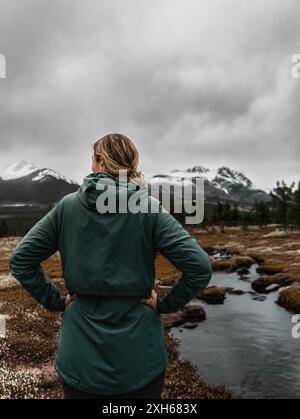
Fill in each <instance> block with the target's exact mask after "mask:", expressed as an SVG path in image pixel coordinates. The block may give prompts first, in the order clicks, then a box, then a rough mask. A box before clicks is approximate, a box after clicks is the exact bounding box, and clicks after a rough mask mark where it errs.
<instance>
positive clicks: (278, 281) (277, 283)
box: [251, 273, 297, 294]
mask: <svg viewBox="0 0 300 419" xmlns="http://www.w3.org/2000/svg"><path fill="white" fill-rule="evenodd" d="M296 278H297V277H293V276H292V275H289V274H281V273H279V274H274V275H262V276H260V277H259V278H257V279H256V280H255V281H253V282H252V284H251V287H252V289H253V290H254V291H256V292H258V293H260V294H268V293H270V292H273V291H276V290H278V289H279V288H280V287H283V286H287V285H291V284H292V283H293V282H294V280H295V279H296Z"/></svg>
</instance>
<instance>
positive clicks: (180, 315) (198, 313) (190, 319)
mask: <svg viewBox="0 0 300 419" xmlns="http://www.w3.org/2000/svg"><path fill="white" fill-rule="evenodd" d="M161 318H162V321H163V325H164V327H165V328H166V329H169V328H171V327H177V326H181V325H183V324H185V323H195V322H201V321H204V320H205V319H206V313H205V311H204V309H203V308H202V307H201V306H200V305H196V304H195V305H188V306H185V307H184V308H183V310H180V311H177V312H176V313H167V314H161Z"/></svg>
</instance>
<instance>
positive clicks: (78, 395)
mask: <svg viewBox="0 0 300 419" xmlns="http://www.w3.org/2000/svg"><path fill="white" fill-rule="evenodd" d="M164 381H165V371H163V372H162V373H161V374H159V376H158V377H156V378H155V379H154V380H152V381H151V382H150V383H148V384H146V385H145V386H144V387H142V388H139V389H137V390H135V391H131V392H129V393H123V394H114V395H100V394H89V393H84V392H82V391H80V390H76V389H74V388H72V387H69V386H68V385H66V384H65V383H62V386H63V390H64V398H65V399H160V398H161V392H162V388H163V385H164Z"/></svg>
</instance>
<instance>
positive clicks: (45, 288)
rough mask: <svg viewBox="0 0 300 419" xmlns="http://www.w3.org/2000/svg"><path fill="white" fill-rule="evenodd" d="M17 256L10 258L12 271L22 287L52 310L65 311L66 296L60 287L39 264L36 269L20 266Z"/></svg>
mask: <svg viewBox="0 0 300 419" xmlns="http://www.w3.org/2000/svg"><path fill="white" fill-rule="evenodd" d="M16 259H17V256H14V255H12V257H11V258H10V271H11V273H12V275H13V276H14V277H15V278H16V279H17V280H18V281H19V282H20V284H21V285H22V287H23V288H24V289H25V290H26V291H28V293H29V294H30V295H31V296H32V297H33V298H34V299H35V300H36V301H37V302H38V303H40V304H41V305H42V306H44V307H45V308H46V309H47V310H50V311H64V307H65V304H64V301H65V297H64V296H63V295H62V294H61V293H60V291H59V289H58V287H57V286H56V285H55V284H53V283H52V282H51V280H50V279H49V278H48V277H47V276H46V275H45V273H44V272H43V270H42V268H41V267H40V266H39V267H37V268H35V269H28V270H26V268H25V269H24V266H23V267H22V268H19V267H18V263H17V261H16Z"/></svg>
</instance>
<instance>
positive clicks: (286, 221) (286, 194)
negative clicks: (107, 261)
mask: <svg viewBox="0 0 300 419" xmlns="http://www.w3.org/2000/svg"><path fill="white" fill-rule="evenodd" d="M53 206H54V204H49V206H48V208H47V209H43V210H41V211H39V213H36V212H35V213H28V214H25V213H24V214H22V215H19V216H16V215H14V216H12V215H11V214H10V215H8V216H7V218H6V217H5V216H3V215H2V216H0V237H3V236H14V235H18V236H23V235H24V234H26V233H27V232H28V230H29V229H30V228H31V227H32V226H33V225H34V224H35V223H36V222H37V221H38V220H39V219H40V218H42V217H43V216H44V215H45V214H46V213H47V212H48V211H49V210H50V209H51V208H53ZM171 212H172V211H171ZM174 216H175V217H176V218H177V219H178V220H179V221H181V222H182V223H183V224H184V220H185V216H186V214H174ZM273 223H275V224H281V225H282V226H283V227H284V228H286V227H287V226H291V227H294V228H300V182H299V183H298V185H297V186H296V184H295V183H293V184H292V185H290V186H288V185H287V184H286V183H285V182H284V181H281V182H279V181H278V182H277V183H276V187H275V188H274V189H273V190H272V191H271V192H270V200H269V202H256V203H255V205H254V207H253V209H251V210H248V211H245V210H240V209H239V207H238V204H230V203H228V202H225V203H221V202H219V203H218V204H216V205H212V204H207V205H205V218H204V222H203V223H202V224H201V225H202V226H209V225H220V226H245V227H246V226H248V225H259V226H265V225H267V224H273Z"/></svg>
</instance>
